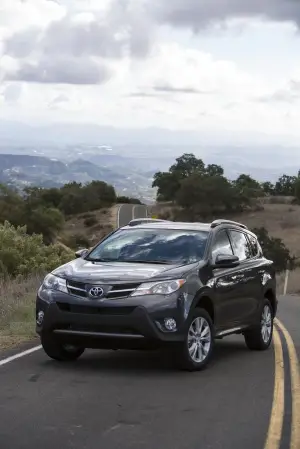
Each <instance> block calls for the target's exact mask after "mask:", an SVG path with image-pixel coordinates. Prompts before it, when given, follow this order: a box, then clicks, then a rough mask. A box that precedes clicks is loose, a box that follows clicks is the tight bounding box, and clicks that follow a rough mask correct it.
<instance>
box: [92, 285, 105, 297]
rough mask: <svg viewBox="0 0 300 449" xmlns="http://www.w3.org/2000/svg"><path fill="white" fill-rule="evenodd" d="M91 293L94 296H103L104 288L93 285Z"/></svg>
mask: <svg viewBox="0 0 300 449" xmlns="http://www.w3.org/2000/svg"><path fill="white" fill-rule="evenodd" d="M89 295H90V296H91V297H92V298H101V296H103V288H101V287H92V288H91V289H90V291H89Z"/></svg>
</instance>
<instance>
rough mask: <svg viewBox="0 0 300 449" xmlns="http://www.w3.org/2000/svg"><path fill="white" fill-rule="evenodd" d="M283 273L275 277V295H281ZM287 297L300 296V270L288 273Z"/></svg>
mask: <svg viewBox="0 0 300 449" xmlns="http://www.w3.org/2000/svg"><path fill="white" fill-rule="evenodd" d="M284 279H285V273H281V274H280V275H278V276H277V294H278V295H282V294H283V288H284ZM287 295H300V268H297V269H296V270H295V271H291V272H290V273H289V278H288V285H287Z"/></svg>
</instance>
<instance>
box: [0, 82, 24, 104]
mask: <svg viewBox="0 0 300 449" xmlns="http://www.w3.org/2000/svg"><path fill="white" fill-rule="evenodd" d="M22 91H23V86H22V84H15V83H13V84H9V85H8V86H7V87H5V89H4V91H3V97H4V101H5V102H6V103H16V102H17V101H18V100H19V98H20V97H21V95H22Z"/></svg>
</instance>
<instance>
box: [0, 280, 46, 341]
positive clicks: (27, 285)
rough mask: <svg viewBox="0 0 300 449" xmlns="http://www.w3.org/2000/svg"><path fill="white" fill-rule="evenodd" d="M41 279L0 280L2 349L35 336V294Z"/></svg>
mask: <svg viewBox="0 0 300 449" xmlns="http://www.w3.org/2000/svg"><path fill="white" fill-rule="evenodd" d="M41 280H42V277H41V276H31V277H30V278H28V279H25V280H8V281H5V282H4V281H0V349H4V348H8V347H10V346H13V345H15V344H17V343H20V342H22V341H27V340H30V339H31V338H34V337H35V316H34V314H35V308H34V305H35V295H36V292H37V289H38V287H39V285H40V283H41Z"/></svg>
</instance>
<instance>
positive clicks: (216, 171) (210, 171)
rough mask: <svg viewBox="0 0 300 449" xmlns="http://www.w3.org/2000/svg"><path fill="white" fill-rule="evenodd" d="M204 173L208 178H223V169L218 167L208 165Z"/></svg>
mask: <svg viewBox="0 0 300 449" xmlns="http://www.w3.org/2000/svg"><path fill="white" fill-rule="evenodd" d="M205 173H206V174H207V175H208V176H223V175H224V169H223V168H222V167H221V166H220V165H216V164H208V165H207V166H206V168H205Z"/></svg>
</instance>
